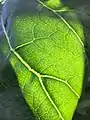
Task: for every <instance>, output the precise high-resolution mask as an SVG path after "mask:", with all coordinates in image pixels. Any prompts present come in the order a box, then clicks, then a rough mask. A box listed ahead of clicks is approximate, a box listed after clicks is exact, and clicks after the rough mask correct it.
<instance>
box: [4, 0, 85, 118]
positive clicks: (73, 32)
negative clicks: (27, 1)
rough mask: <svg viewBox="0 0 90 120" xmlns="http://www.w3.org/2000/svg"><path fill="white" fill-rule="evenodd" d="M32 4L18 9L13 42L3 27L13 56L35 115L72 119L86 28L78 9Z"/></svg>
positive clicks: (78, 89)
mask: <svg viewBox="0 0 90 120" xmlns="http://www.w3.org/2000/svg"><path fill="white" fill-rule="evenodd" d="M32 3H33V4H34V1H32ZM33 4H31V8H32V5H33ZM39 4H40V5H41V6H42V8H41V9H39V10H38V9H37V8H38V7H37V6H38V5H39ZM34 5H35V6H34V7H33V8H32V9H30V11H28V12H26V13H25V12H23V14H21V12H20V11H19V12H20V14H19V12H18V11H16V16H15V17H14V18H13V24H12V27H11V30H12V31H13V41H10V40H9V38H8V36H7V33H6V30H5V28H4V26H3V29H4V33H5V35H6V38H7V43H8V45H9V48H10V50H11V53H10V55H9V60H10V63H11V64H12V66H13V69H14V70H15V72H16V74H17V78H18V82H19V85H20V87H21V90H22V92H23V94H24V97H25V99H26V101H27V103H28V105H29V106H30V108H31V109H32V111H33V113H34V115H35V117H36V119H38V120H39V119H40V120H72V117H73V113H74V111H75V109H76V106H77V103H78V100H79V98H80V95H81V90H82V83H83V75H84V55H83V52H84V48H83V41H82V40H83V39H84V35H83V28H82V25H81V24H80V21H79V20H78V18H77V16H76V14H75V13H72V12H68V11H67V12H65V13H61V14H59V13H57V12H56V11H55V10H53V9H52V8H50V7H48V6H46V4H44V3H43V2H41V1H39V0H38V1H37V2H35V4H34ZM62 16H63V17H62ZM2 23H3V20H2Z"/></svg>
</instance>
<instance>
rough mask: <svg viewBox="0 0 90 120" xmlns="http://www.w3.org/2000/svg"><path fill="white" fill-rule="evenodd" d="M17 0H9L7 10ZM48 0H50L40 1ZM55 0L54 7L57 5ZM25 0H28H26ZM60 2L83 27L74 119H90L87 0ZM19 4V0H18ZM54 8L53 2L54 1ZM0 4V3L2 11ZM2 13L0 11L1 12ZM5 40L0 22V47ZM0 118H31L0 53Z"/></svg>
mask: <svg viewBox="0 0 90 120" xmlns="http://www.w3.org/2000/svg"><path fill="white" fill-rule="evenodd" d="M16 1H19V0H8V2H9V3H12V4H8V5H9V6H8V7H9V9H12V8H13V7H12V6H14V5H15V2H16ZM42 1H45V2H49V1H52V0H49V1H48V0H42ZM58 1H59V0H57V6H56V8H58V5H59V4H60V3H59V2H58ZM27 2H28V0H27ZM61 2H62V3H63V5H65V6H68V7H69V8H70V9H74V10H75V11H76V12H77V15H78V17H79V19H80V20H81V23H82V25H83V29H84V36H85V40H84V44H85V52H86V53H85V59H86V61H85V75H84V82H83V90H82V96H81V99H80V100H79V103H78V106H77V109H76V111H75V114H74V116H73V120H90V0H61ZM19 3H20V2H19ZM53 6H54V7H55V5H54V4H53ZM1 8H2V5H0V11H1ZM0 13H1V12H0ZM2 39H4V37H3V34H2V29H1V23H0V48H1V47H2V43H1V41H2ZM0 120H34V115H33V114H32V112H31V110H30V108H29V107H28V105H27V103H26V102H25V100H24V97H23V95H22V93H21V90H20V88H19V86H18V82H17V78H16V75H15V73H14V71H13V70H12V68H11V65H10V64H9V61H6V60H5V57H4V55H3V54H2V53H1V52H0Z"/></svg>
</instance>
